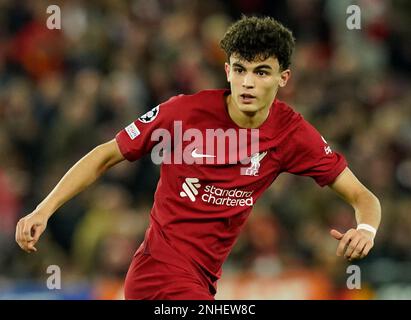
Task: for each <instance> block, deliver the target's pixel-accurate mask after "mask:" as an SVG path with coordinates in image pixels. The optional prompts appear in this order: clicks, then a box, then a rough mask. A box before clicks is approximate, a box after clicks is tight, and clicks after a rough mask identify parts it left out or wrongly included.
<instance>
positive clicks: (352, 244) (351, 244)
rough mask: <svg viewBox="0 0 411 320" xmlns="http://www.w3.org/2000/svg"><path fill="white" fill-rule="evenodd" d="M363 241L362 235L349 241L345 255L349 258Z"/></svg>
mask: <svg viewBox="0 0 411 320" xmlns="http://www.w3.org/2000/svg"><path fill="white" fill-rule="evenodd" d="M360 241H361V237H360V236H359V235H357V236H354V237H353V238H352V239H351V241H350V242H349V243H348V246H347V249H346V250H345V254H344V257H345V258H347V259H349V258H351V255H352V254H353V252H354V250H356V248H357V245H358V243H359V242H360Z"/></svg>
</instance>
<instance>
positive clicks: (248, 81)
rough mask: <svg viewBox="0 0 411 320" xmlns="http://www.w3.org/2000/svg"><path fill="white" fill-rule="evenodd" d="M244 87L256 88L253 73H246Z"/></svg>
mask: <svg viewBox="0 0 411 320" xmlns="http://www.w3.org/2000/svg"><path fill="white" fill-rule="evenodd" d="M243 87H244V88H248V89H249V88H254V79H253V76H252V75H251V74H246V75H245V76H244V78H243Z"/></svg>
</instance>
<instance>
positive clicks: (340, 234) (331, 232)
mask: <svg viewBox="0 0 411 320" xmlns="http://www.w3.org/2000/svg"><path fill="white" fill-rule="evenodd" d="M330 234H331V235H332V236H333V237H334V238H335V239H337V240H340V239H341V238H342V237H343V236H344V234H342V233H341V232H339V231H337V230H335V229H332V230H331V231H330Z"/></svg>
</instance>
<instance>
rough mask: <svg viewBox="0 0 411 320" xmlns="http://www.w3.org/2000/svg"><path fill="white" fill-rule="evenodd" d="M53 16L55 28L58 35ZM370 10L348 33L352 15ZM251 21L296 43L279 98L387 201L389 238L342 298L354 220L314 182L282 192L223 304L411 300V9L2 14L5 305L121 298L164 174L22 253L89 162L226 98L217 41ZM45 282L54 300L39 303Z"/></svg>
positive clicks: (149, 173) (254, 224)
mask: <svg viewBox="0 0 411 320" xmlns="http://www.w3.org/2000/svg"><path fill="white" fill-rule="evenodd" d="M50 4H56V5H59V6H60V8H61V12H62V20H63V22H62V29H61V30H48V29H47V28H46V19H47V17H48V15H47V13H46V8H47V6H48V5H50ZM350 4H357V5H359V6H360V8H361V10H362V20H361V30H348V29H347V27H346V19H347V17H348V15H347V13H346V9H347V7H348V5H350ZM241 13H245V14H251V13H260V14H261V13H263V14H266V15H271V16H273V17H275V18H277V19H279V20H280V21H281V22H282V23H284V24H285V25H286V26H287V27H289V28H291V29H292V30H293V32H294V35H295V37H296V38H297V47H296V50H295V54H294V58H293V62H292V72H293V75H292V79H291V81H290V83H289V84H288V85H287V87H286V88H285V89H283V90H282V91H281V92H280V98H281V99H284V100H286V101H287V102H288V103H289V104H291V105H292V106H293V107H294V108H295V109H296V110H297V111H299V112H301V113H302V114H303V115H304V117H305V118H306V119H308V120H309V121H310V122H311V123H313V124H314V125H315V126H316V127H317V128H318V130H319V131H320V132H321V133H322V134H323V136H325V137H326V139H327V140H328V142H329V143H330V144H331V145H332V146H333V148H334V149H335V150H339V151H341V152H342V153H344V154H345V156H346V158H347V160H348V162H349V164H350V167H351V169H352V170H353V171H354V172H355V173H356V174H357V175H358V177H359V178H360V179H361V180H362V181H363V182H364V184H365V185H367V186H368V187H369V188H370V189H371V190H372V191H373V192H374V193H375V194H376V195H377V196H378V197H379V198H380V200H381V203H382V207H383V220H382V225H381V228H380V230H379V233H378V237H377V239H376V244H375V247H374V249H373V250H372V252H371V254H370V255H369V256H368V257H367V259H366V260H364V261H361V262H358V263H356V264H357V265H358V266H360V268H361V276H362V279H361V280H362V289H361V290H348V289H347V286H346V281H347V278H348V276H349V274H347V273H346V269H347V267H348V266H349V264H348V263H347V262H344V261H343V260H342V259H341V258H338V257H336V256H335V249H336V244H337V243H336V241H335V240H334V239H332V238H331V236H330V235H329V234H328V231H329V229H330V228H331V227H334V228H337V229H339V230H345V229H348V228H350V227H352V226H353V225H355V221H354V214H353V211H352V210H351V208H350V207H349V206H348V205H346V204H345V203H344V202H343V201H342V200H341V199H339V198H338V197H337V196H336V195H334V194H333V192H332V191H330V190H328V189H327V188H324V189H323V190H321V191H320V188H319V187H318V186H317V185H316V184H315V183H314V181H313V180H311V179H309V178H301V177H294V176H292V175H282V176H280V177H279V178H278V179H277V181H276V182H275V183H274V184H273V186H272V187H271V188H270V189H269V190H267V192H266V194H265V196H264V198H263V199H262V200H261V201H260V203H259V204H258V205H257V206H256V207H255V209H254V211H253V214H252V215H251V218H250V220H249V221H248V223H247V225H246V227H245V229H244V232H243V234H242V235H241V237H240V239H239V241H238V242H237V244H236V246H235V248H234V250H233V252H232V254H231V256H230V257H229V259H228V261H227V262H226V264H225V265H224V273H223V277H222V279H221V281H220V284H219V293H218V295H217V298H219V299H317V298H320V299H394V298H408V299H409V298H411V263H410V261H411V242H410V235H411V214H410V209H411V198H410V193H411V91H410V90H409V88H410V84H411V83H410V71H411V42H410V41H409V39H410V33H411V32H410V31H411V19H410V15H411V6H410V3H409V2H408V1H400V0H397V1H388V0H387V1H384V0H359V1H354V2H353V1H346V0H328V1H326V0H323V1H322V0H321V1H320V0H288V1H285V0H283V1H263V0H253V1H248V0H231V1H215V0H208V1H193V0H150V1H146V0H129V1H118V0H101V1H97V0H94V1H85V0H74V1H53V2H52V3H50V2H48V1H37V0H36V1H12V0H2V1H0V299H10V298H17V299H19V298H28V299H43V298H44V299H121V298H122V288H121V286H122V282H123V279H124V275H125V272H126V270H127V267H128V265H129V262H130V259H131V256H132V254H133V252H134V250H135V249H136V248H137V246H138V245H139V243H140V242H141V241H142V239H143V235H144V230H145V227H146V226H147V222H148V215H149V210H150V207H151V204H152V199H153V192H154V190H155V186H156V182H157V177H158V167H156V166H154V165H153V164H152V163H151V161H150V158H149V157H146V158H144V159H142V160H140V161H139V162H136V163H133V164H130V163H126V162H125V163H122V164H121V165H119V166H117V167H115V168H113V169H112V170H110V171H109V172H108V173H107V174H106V175H105V176H104V177H103V178H102V179H100V180H99V182H98V183H96V184H95V185H93V186H92V187H91V188H89V189H88V190H87V191H85V192H84V193H82V194H81V195H79V196H78V197H76V198H75V199H73V200H72V201H71V202H69V203H67V204H66V205H65V206H64V207H62V208H61V209H60V210H59V211H58V212H57V213H56V214H55V215H54V216H53V217H52V219H51V220H50V221H49V225H48V229H47V231H46V232H45V234H44V235H43V237H42V239H41V241H40V243H39V244H38V249H39V251H38V253H36V254H31V255H28V254H26V253H24V252H23V251H22V250H20V249H19V247H18V245H17V244H16V243H15V241H14V231H15V224H16V222H17V220H18V219H19V218H20V217H22V216H24V215H26V214H28V213H30V212H31V211H32V210H33V209H34V208H35V206H36V205H37V204H38V203H39V201H41V200H42V199H43V198H44V196H45V195H46V194H47V193H48V192H49V191H50V190H51V188H52V187H53V186H54V185H55V184H56V182H57V181H58V179H59V178H60V177H61V176H62V175H63V174H64V172H65V171H66V170H67V169H68V168H69V167H70V166H71V165H73V164H74V163H75V161H77V160H78V159H79V158H80V157H81V156H82V155H84V154H85V153H86V152H88V151H89V150H90V149H91V148H93V147H94V146H96V145H97V144H99V143H102V142H104V141H107V140H109V139H111V138H113V136H114V135H115V133H116V132H117V131H118V130H120V129H121V128H123V127H124V126H125V125H127V124H128V123H130V121H131V120H133V119H135V118H136V117H137V116H138V115H140V114H142V113H144V112H145V111H147V110H149V109H151V108H152V107H153V106H156V105H157V104H158V103H160V102H162V101H164V100H166V99H168V98H169V97H170V96H173V95H176V94H180V93H187V94H188V93H193V92H196V91H198V90H201V89H205V88H219V87H226V86H227V84H226V83H225V77H224V70H223V63H224V59H225V57H224V55H223V53H222V52H221V51H220V50H219V47H218V41H219V39H220V38H221V36H222V35H223V33H224V31H225V29H226V27H227V26H228V25H229V24H230V22H231V21H233V20H234V19H236V18H238V17H239V16H240V14H241ZM49 265H58V266H60V268H61V273H62V282H61V285H62V288H61V290H47V288H46V281H47V277H48V276H49V274H47V273H46V270H47V267H48V266H49Z"/></svg>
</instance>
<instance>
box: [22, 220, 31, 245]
mask: <svg viewBox="0 0 411 320" xmlns="http://www.w3.org/2000/svg"><path fill="white" fill-rule="evenodd" d="M32 226H33V225H32V224H31V222H25V223H24V225H23V237H24V240H25V241H27V242H28V241H31V240H33V237H32V236H31V228H32Z"/></svg>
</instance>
